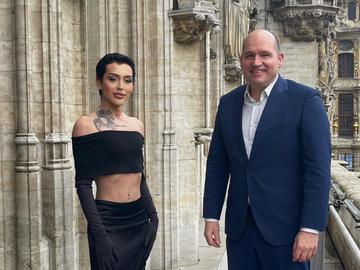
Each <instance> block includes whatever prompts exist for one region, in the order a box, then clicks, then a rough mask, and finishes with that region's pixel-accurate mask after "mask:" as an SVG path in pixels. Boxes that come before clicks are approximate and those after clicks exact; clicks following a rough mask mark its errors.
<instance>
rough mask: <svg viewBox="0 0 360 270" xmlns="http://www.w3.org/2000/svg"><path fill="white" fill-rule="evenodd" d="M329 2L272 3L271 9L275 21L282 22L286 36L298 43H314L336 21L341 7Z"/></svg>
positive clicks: (310, 0) (312, 0) (334, 2)
mask: <svg viewBox="0 0 360 270" xmlns="http://www.w3.org/2000/svg"><path fill="white" fill-rule="evenodd" d="M328 2H329V1H325V2H324V1H322V4H318V3H319V1H314V0H309V1H272V5H271V7H272V12H273V16H274V19H275V20H276V21H280V22H282V24H283V27H284V34H285V35H286V36H289V37H290V38H291V39H292V40H296V41H313V40H315V39H316V38H317V37H320V36H321V35H322V34H323V33H324V32H325V33H326V32H327V29H328V27H329V24H330V23H332V22H334V21H335V18H336V14H337V12H338V10H339V7H338V6H337V3H336V1H331V2H329V3H328ZM302 3H303V4H302ZM320 3H321V2H320Z"/></svg>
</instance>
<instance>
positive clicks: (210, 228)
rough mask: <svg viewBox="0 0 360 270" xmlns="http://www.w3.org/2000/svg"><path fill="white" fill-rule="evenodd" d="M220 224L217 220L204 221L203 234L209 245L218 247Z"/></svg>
mask: <svg viewBox="0 0 360 270" xmlns="http://www.w3.org/2000/svg"><path fill="white" fill-rule="evenodd" d="M219 232H220V226H219V222H217V221H205V230H204V236H205V238H206V242H207V243H208V245H209V246H213V247H220V243H221V241H220V234H219Z"/></svg>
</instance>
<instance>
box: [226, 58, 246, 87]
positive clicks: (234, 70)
mask: <svg viewBox="0 0 360 270" xmlns="http://www.w3.org/2000/svg"><path fill="white" fill-rule="evenodd" d="M224 71H225V80H227V81H229V82H236V81H238V80H240V78H241V75H242V71H241V67H240V61H239V60H237V61H234V62H233V63H231V64H225V65H224Z"/></svg>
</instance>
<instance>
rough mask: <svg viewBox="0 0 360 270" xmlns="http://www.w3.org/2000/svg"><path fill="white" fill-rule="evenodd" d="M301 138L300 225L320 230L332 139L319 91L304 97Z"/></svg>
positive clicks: (328, 177)
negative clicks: (302, 175) (301, 189)
mask: <svg viewBox="0 0 360 270" xmlns="http://www.w3.org/2000/svg"><path fill="white" fill-rule="evenodd" d="M301 138H302V142H301V143H302V149H303V151H302V154H303V170H304V182H303V188H304V190H303V202H302V213H301V227H304V228H310V229H315V230H318V231H323V230H324V229H325V226H326V219H327V209H328V201H329V189H330V163H331V142H330V129H329V120H328V118H327V114H326V112H325V110H324V105H323V102H322V100H321V98H320V96H319V95H318V94H312V95H310V96H308V97H307V98H306V99H305V102H304V107H303V114H302V122H301Z"/></svg>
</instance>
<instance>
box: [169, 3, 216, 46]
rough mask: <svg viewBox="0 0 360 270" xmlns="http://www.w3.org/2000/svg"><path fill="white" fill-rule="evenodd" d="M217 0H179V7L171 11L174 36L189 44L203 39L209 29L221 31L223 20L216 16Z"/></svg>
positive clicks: (177, 39)
mask: <svg viewBox="0 0 360 270" xmlns="http://www.w3.org/2000/svg"><path fill="white" fill-rule="evenodd" d="M216 3H217V1H215V0H213V1H199V0H187V1H180V0H179V1H178V5H177V7H178V8H177V9H174V10H171V11H169V16H170V17H172V18H173V28H174V38H175V41H176V42H178V43H185V44H189V43H192V42H194V41H196V40H201V39H202V38H203V37H204V36H205V34H206V33H207V32H208V31H211V33H217V32H219V31H220V25H221V22H220V20H219V19H217V18H216V16H215V12H217V9H216V6H215V4H216Z"/></svg>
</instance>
